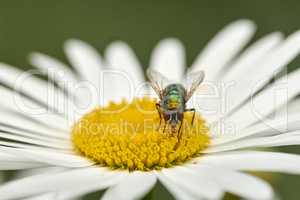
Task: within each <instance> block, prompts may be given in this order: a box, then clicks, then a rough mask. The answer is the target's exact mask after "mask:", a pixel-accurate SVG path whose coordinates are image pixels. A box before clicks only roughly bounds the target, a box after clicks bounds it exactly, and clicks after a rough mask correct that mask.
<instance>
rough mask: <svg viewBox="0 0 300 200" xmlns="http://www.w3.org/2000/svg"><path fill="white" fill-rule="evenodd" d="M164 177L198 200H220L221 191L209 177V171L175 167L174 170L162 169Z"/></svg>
mask: <svg viewBox="0 0 300 200" xmlns="http://www.w3.org/2000/svg"><path fill="white" fill-rule="evenodd" d="M162 173H163V174H164V176H165V177H167V178H169V179H170V180H171V181H173V182H174V183H176V184H177V185H178V187H180V188H184V190H186V191H188V192H189V193H191V194H192V195H194V196H196V197H197V198H199V199H221V198H222V197H223V190H222V189H221V188H220V187H219V185H217V183H216V182H214V181H213V179H212V178H211V177H210V171H207V170H205V169H204V170H200V169H197V170H191V169H190V168H187V167H180V166H176V167H175V168H170V169H163V170H162Z"/></svg>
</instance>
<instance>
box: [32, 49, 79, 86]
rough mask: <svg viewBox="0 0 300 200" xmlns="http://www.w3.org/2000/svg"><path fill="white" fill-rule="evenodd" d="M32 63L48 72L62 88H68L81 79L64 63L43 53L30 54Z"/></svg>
mask: <svg viewBox="0 0 300 200" xmlns="http://www.w3.org/2000/svg"><path fill="white" fill-rule="evenodd" d="M29 61H30V63H31V64H32V65H33V66H35V67H36V68H38V69H40V70H42V71H46V72H48V73H47V74H48V75H50V76H49V78H51V79H52V80H53V81H55V82H56V83H57V84H58V85H59V86H60V87H61V88H64V89H66V90H68V89H69V88H68V87H66V86H68V85H69V84H70V85H73V84H75V83H77V82H78V81H79V80H78V78H77V75H76V74H75V73H74V72H73V71H72V70H71V69H70V68H69V67H68V66H67V65H65V64H64V63H62V62H60V61H59V60H57V59H55V58H52V57H50V56H48V55H45V54H42V53H32V54H30V56H29Z"/></svg>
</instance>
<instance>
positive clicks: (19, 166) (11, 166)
mask: <svg viewBox="0 0 300 200" xmlns="http://www.w3.org/2000/svg"><path fill="white" fill-rule="evenodd" d="M43 166H45V164H43V163H38V162H32V161H31V162H15V161H5V162H0V170H23V169H31V168H37V167H43Z"/></svg>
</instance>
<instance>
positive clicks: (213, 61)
mask: <svg viewBox="0 0 300 200" xmlns="http://www.w3.org/2000/svg"><path fill="white" fill-rule="evenodd" d="M254 31H255V25H254V24H253V23H252V22H251V21H249V20H239V21H236V22H233V23H231V24H229V25H228V26H226V27H225V28H224V29H223V30H222V31H221V32H219V33H218V34H217V35H216V36H215V37H214V38H213V39H212V40H211V41H210V42H209V43H208V44H207V46H206V48H205V49H204V50H203V51H202V52H201V54H200V55H199V56H198V57H197V58H196V61H195V62H194V64H193V65H192V71H197V70H204V71H205V74H206V80H208V81H214V80H216V78H217V77H218V76H219V75H220V72H221V71H222V70H223V68H224V67H225V66H226V65H227V64H228V62H229V61H230V60H232V59H233V58H234V57H235V56H236V54H237V53H238V52H239V51H240V50H241V49H242V48H243V47H244V46H245V45H246V44H247V42H248V41H249V40H250V38H251V37H252V35H253V33H254Z"/></svg>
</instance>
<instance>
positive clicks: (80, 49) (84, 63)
mask: <svg viewBox="0 0 300 200" xmlns="http://www.w3.org/2000/svg"><path fill="white" fill-rule="evenodd" d="M64 50H65V53H66V55H67V57H68V59H69V61H70V63H71V64H72V66H73V67H74V68H75V69H76V70H77V71H78V73H79V74H80V76H81V78H82V80H86V81H89V82H90V83H91V84H93V86H94V87H96V88H99V84H100V80H101V78H100V76H101V71H102V70H103V66H102V58H101V57H100V55H99V54H98V52H97V50H96V49H94V48H93V47H92V46H90V45H89V44H87V43H85V42H83V41H80V40H76V39H71V40H68V41H67V42H66V43H65V46H64ZM98 91H99V90H98Z"/></svg>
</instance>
